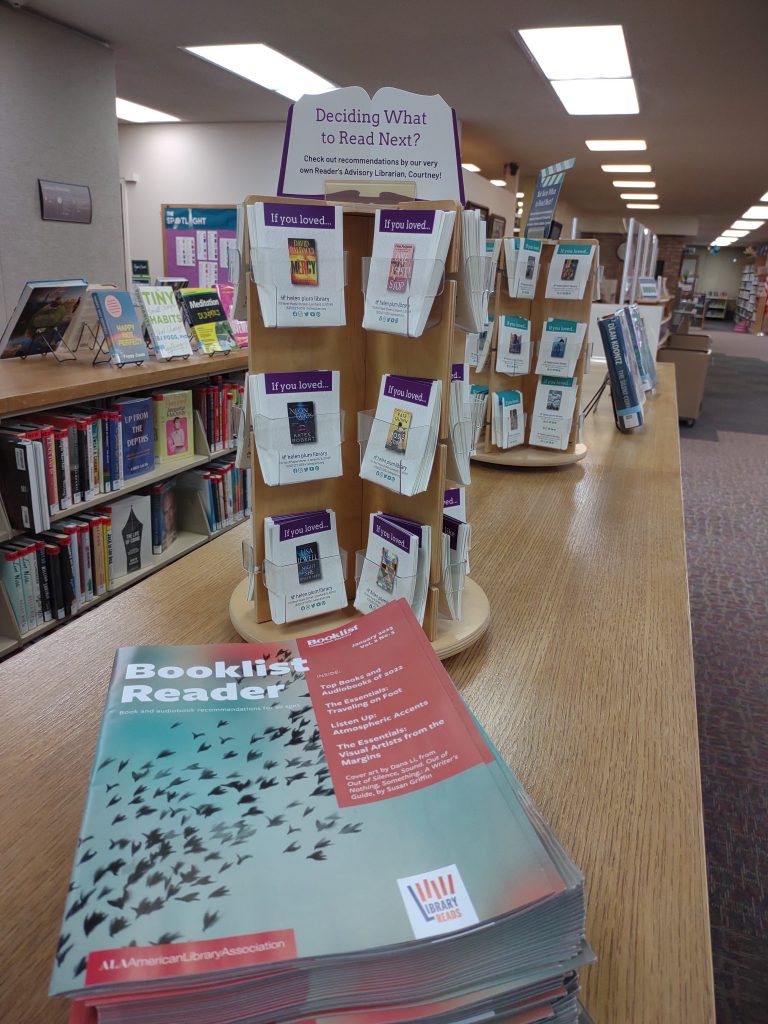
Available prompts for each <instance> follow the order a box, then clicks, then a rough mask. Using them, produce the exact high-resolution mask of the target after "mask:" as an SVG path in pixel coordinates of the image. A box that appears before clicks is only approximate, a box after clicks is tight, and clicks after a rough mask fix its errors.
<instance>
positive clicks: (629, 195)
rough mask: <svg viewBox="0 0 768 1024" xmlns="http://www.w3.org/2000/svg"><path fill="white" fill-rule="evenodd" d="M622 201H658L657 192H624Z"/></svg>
mask: <svg viewBox="0 0 768 1024" xmlns="http://www.w3.org/2000/svg"><path fill="white" fill-rule="evenodd" d="M621 198H622V199H658V198H659V197H658V195H657V194H656V193H655V192H622V193H621Z"/></svg>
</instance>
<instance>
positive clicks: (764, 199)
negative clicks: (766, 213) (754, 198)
mask: <svg viewBox="0 0 768 1024" xmlns="http://www.w3.org/2000/svg"><path fill="white" fill-rule="evenodd" d="M760 202H761V203H768V192H766V193H765V195H764V196H760Z"/></svg>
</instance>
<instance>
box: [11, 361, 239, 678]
mask: <svg viewBox="0 0 768 1024" xmlns="http://www.w3.org/2000/svg"><path fill="white" fill-rule="evenodd" d="M91 358H92V355H91V354H88V353H85V352H84V353H83V354H82V355H79V356H78V358H77V359H75V360H73V361H71V362H66V363H57V362H55V361H54V360H53V359H51V358H50V357H42V356H31V357H30V358H29V359H26V360H20V359H13V360H11V359H9V360H7V361H5V362H4V364H3V367H2V370H3V372H2V373H1V374H0V425H1V424H2V421H3V420H6V419H11V418H23V416H24V415H25V414H27V413H32V412H44V411H46V410H54V409H56V408H58V407H60V406H70V405H77V404H78V403H81V402H85V401H89V402H92V401H93V400H95V399H105V398H110V397H115V396H117V395H127V394H132V393H135V392H144V391H158V390H162V389H167V388H168V387H169V386H171V387H173V386H179V387H180V386H184V385H192V384H195V383H198V382H200V381H201V380H203V379H206V378H208V377H211V376H218V375H223V374H227V373H232V372H233V371H234V372H237V371H238V370H244V369H245V368H246V366H247V356H246V354H245V353H244V352H239V351H238V352H236V351H233V352H232V353H231V354H230V355H229V356H225V355H222V356H219V355H217V356H211V357H207V356H203V355H202V354H200V353H197V354H195V355H193V356H192V357H191V358H190V359H189V360H186V361H184V362H180V361H174V362H170V363H166V362H159V361H155V360H147V362H146V363H143V364H141V366H138V367H135V368H132V367H125V368H124V369H118V368H117V367H114V366H110V365H106V364H103V365H97V366H93V365H92V363H91ZM131 371H133V372H131ZM193 436H194V454H193V455H190V456H189V457H188V458H185V459H180V460H179V461H177V462H171V463H163V464H158V465H157V466H156V467H155V469H153V470H151V471H150V472H149V473H144V474H141V475H139V476H136V477H134V478H132V479H130V480H128V481H126V483H125V484H124V486H123V487H121V488H120V489H119V490H115V491H109V492H106V493H104V494H98V495H97V496H96V497H95V498H91V499H89V500H88V501H83V502H78V503H77V504H74V505H72V506H70V507H69V508H67V509H64V510H63V511H60V512H55V513H53V514H52V515H51V517H50V518H51V528H52V529H55V528H56V523H57V522H59V521H61V520H63V519H69V518H71V517H72V516H75V515H78V514H80V513H81V512H86V511H88V510H89V509H95V508H98V507H100V506H105V505H110V504H111V503H112V502H115V501H118V500H120V499H121V498H124V497H126V496H128V495H130V494H133V493H136V492H137V491H143V490H145V489H147V488H150V487H151V486H152V485H153V484H156V483H160V482H161V481H163V480H168V479H170V478H171V477H176V476H178V475H180V474H181V473H184V472H186V471H188V470H191V469H200V468H202V467H204V466H206V465H207V464H208V463H210V462H212V461H214V460H216V459H220V458H221V457H222V456H226V455H231V454H232V453H233V451H234V449H232V448H219V449H216V450H215V451H214V450H212V449H211V447H210V445H209V444H208V439H207V437H206V434H205V429H204V427H203V423H202V420H201V419H200V415H199V413H198V412H197V411H195V412H194V413H193ZM177 515H178V528H179V532H178V536H177V537H176V540H175V541H173V543H172V544H171V545H170V546H169V547H168V548H167V549H166V550H165V551H164V552H162V553H161V554H155V555H153V556H152V561H151V563H150V564H148V565H146V566H143V567H142V568H141V569H139V570H137V571H135V572H133V573H129V574H127V575H126V576H122V577H119V578H118V579H117V580H116V581H115V582H114V583H113V585H112V587H111V589H110V590H109V591H107V593H106V594H103V595H101V596H98V597H94V599H93V600H91V601H89V602H88V603H87V604H85V605H84V606H83V607H82V608H81V609H80V611H79V612H77V613H76V615H77V616H79V615H83V614H85V613H86V612H89V611H90V610H91V609H92V608H95V607H96V606H97V605H99V604H101V603H103V602H104V601H106V600H109V598H111V597H113V596H115V595H116V594H118V593H120V592H121V591H123V590H125V589H126V588H127V587H130V586H132V585H133V584H134V583H137V582H138V581H139V580H141V579H144V578H145V577H146V576H148V575H150V574H151V573H153V572H156V571H157V570H159V569H161V568H162V567H163V566H165V565H168V564H169V563H170V562H173V561H175V560H176V559H177V558H181V557H182V555H185V554H187V553H188V552H190V551H193V550H194V549H195V548H197V547H199V546H200V545H202V544H205V543H207V542H208V541H209V540H211V539H212V537H214V536H218V535H219V534H220V533H223V532H226V530H229V529H231V527H230V526H226V527H224V529H223V530H211V529H210V527H209V524H208V520H207V517H206V514H205V510H204V508H203V505H202V500H201V498H200V496H199V495H198V494H194V493H192V492H185V500H184V501H179V503H178V512H177ZM239 522H242V518H240V519H238V520H237V522H236V523H234V524H233V525H237V524H238V523H239ZM29 532H30V531H28V530H27V531H23V530H15V529H14V528H13V527H12V526H11V524H10V522H9V520H8V516H7V513H6V511H5V506H4V503H3V499H2V487H1V486H0V543H3V542H5V541H8V540H11V539H12V538H13V537H14V536H16V535H18V534H21V533H29ZM68 621H69V618H66V619H53V620H50V621H48V622H45V623H43V624H42V625H40V626H37V627H35V628H33V629H31V630H28V631H26V632H24V633H21V632H20V630H19V628H18V624H17V622H16V619H15V616H14V615H13V611H12V609H11V605H10V601H9V599H8V596H7V594H6V593H5V589H4V588H3V586H2V585H0V658H2V657H5V656H7V655H9V654H11V653H13V652H14V651H16V650H18V649H19V648H20V647H23V646H25V645H26V644H28V643H31V642H32V641H34V640H37V639H39V637H41V636H44V635H45V634H47V633H49V632H51V631H52V630H55V629H57V628H59V627H60V626H62V625H64V624H65V623H66V622H68Z"/></svg>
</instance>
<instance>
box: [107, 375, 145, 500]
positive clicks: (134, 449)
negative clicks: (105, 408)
mask: <svg viewBox="0 0 768 1024" xmlns="http://www.w3.org/2000/svg"><path fill="white" fill-rule="evenodd" d="M153 405H154V403H153V401H152V397H151V396H149V395H147V396H142V397H140V398H132V397H131V396H126V397H125V398H116V399H115V400H114V401H113V403H112V408H113V409H114V410H115V411H116V412H118V413H119V414H120V442H121V450H120V476H121V478H122V479H123V480H124V481H125V480H132V479H133V478H134V477H137V476H141V474H142V473H149V471H150V470H152V469H154V468H155V431H154V425H153Z"/></svg>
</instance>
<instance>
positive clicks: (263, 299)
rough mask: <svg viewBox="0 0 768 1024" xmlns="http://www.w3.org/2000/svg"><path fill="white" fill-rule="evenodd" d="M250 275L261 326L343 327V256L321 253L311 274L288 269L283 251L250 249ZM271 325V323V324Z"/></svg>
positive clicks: (286, 252) (344, 285) (344, 267)
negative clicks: (255, 291) (256, 293)
mask: <svg viewBox="0 0 768 1024" xmlns="http://www.w3.org/2000/svg"><path fill="white" fill-rule="evenodd" d="M250 275H251V279H252V281H253V283H254V284H255V285H256V289H257V291H258V295H259V305H260V311H261V319H262V326H264V327H288V326H290V327H294V326H295V327H328V326H339V324H340V323H342V324H343V322H344V319H343V316H342V317H341V319H339V316H338V315H336V314H338V311H339V309H340V310H342V311H343V309H344V289H345V287H346V285H347V253H346V252H344V253H343V255H342V257H341V258H338V257H337V256H333V255H327V254H322V255H321V256H320V257H319V258H316V259H315V261H314V263H313V266H312V269H311V271H308V272H307V273H304V274H302V273H297V272H296V271H295V270H293V269H292V268H291V262H290V258H289V254H288V251H287V249H266V248H258V249H256V248H251V261H250ZM272 320H274V321H275V322H274V323H272V322H271V321H272Z"/></svg>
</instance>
